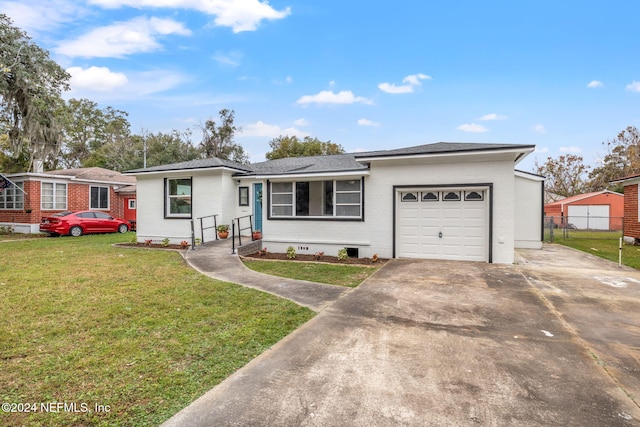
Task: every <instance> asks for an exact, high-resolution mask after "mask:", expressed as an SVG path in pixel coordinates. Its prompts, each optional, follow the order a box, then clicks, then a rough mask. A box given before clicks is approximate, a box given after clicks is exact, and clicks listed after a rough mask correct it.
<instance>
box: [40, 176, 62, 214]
mask: <svg viewBox="0 0 640 427" xmlns="http://www.w3.org/2000/svg"><path fill="white" fill-rule="evenodd" d="M41 190H42V191H41V194H40V204H41V206H42V209H43V210H65V209H67V184H60V183H57V182H43V183H42V185H41Z"/></svg>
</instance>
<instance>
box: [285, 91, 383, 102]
mask: <svg viewBox="0 0 640 427" xmlns="http://www.w3.org/2000/svg"><path fill="white" fill-rule="evenodd" d="M296 103H297V104H302V105H306V104H356V103H358V104H368V105H370V104H373V101H371V100H370V99H368V98H364V97H362V96H355V95H354V94H353V92H351V91H350V90H343V91H341V92H338V93H334V92H333V91H330V90H323V91H321V92H320V93H318V94H316V95H304V96H301V97H300V98H299V99H298V100H297V101H296Z"/></svg>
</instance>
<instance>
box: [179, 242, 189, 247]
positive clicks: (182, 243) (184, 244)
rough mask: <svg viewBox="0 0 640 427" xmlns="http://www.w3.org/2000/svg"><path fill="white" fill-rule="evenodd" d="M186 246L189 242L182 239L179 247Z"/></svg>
mask: <svg viewBox="0 0 640 427" xmlns="http://www.w3.org/2000/svg"><path fill="white" fill-rule="evenodd" d="M188 247H189V242H187V241H186V240H183V241H182V242H180V248H181V249H187V248H188Z"/></svg>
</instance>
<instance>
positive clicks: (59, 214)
mask: <svg viewBox="0 0 640 427" xmlns="http://www.w3.org/2000/svg"><path fill="white" fill-rule="evenodd" d="M72 213H73V212H71V211H64V212H58V213H57V214H53V215H51V216H55V217H58V218H59V217H61V216H67V215H71V214H72Z"/></svg>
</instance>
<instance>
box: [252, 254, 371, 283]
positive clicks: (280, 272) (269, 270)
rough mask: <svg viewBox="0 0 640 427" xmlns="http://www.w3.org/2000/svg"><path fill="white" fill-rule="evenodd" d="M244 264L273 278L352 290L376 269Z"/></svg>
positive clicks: (294, 264) (272, 263)
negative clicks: (297, 280) (326, 284)
mask: <svg viewBox="0 0 640 427" xmlns="http://www.w3.org/2000/svg"><path fill="white" fill-rule="evenodd" d="M244 264H245V265H246V266H247V267H249V268H250V269H252V270H255V271H259V272H260V273H266V274H271V275H273V276H280V277H288V278H291V279H299V280H309V281H311V282H320V283H328V284H330V285H338V286H347V287H350V288H354V287H356V286H358V285H359V284H360V283H362V281H363V280H364V279H366V278H367V277H369V276H371V275H372V274H373V273H374V272H375V271H376V270H377V268H375V267H361V266H355V265H336V264H322V263H310V262H291V261H256V260H252V259H245V260H244Z"/></svg>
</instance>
